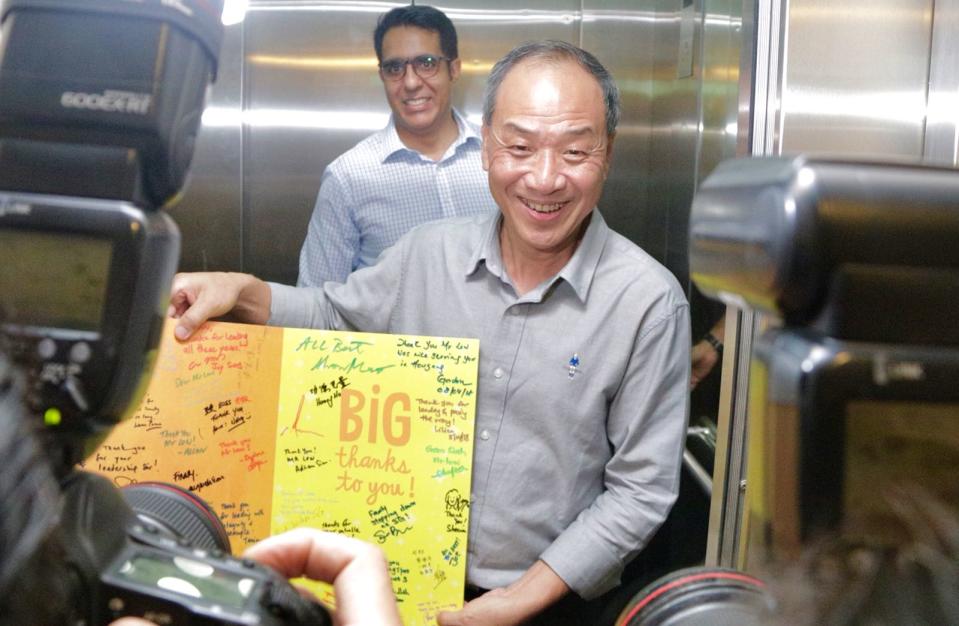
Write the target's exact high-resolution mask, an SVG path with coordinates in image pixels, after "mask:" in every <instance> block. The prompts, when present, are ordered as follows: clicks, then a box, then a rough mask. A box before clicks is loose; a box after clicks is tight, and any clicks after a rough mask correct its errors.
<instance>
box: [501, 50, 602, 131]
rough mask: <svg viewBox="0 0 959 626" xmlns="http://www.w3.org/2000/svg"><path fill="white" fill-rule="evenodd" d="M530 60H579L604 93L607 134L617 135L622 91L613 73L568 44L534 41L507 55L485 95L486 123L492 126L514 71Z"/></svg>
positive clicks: (594, 58)
mask: <svg viewBox="0 0 959 626" xmlns="http://www.w3.org/2000/svg"><path fill="white" fill-rule="evenodd" d="M527 59H536V60H545V61H567V60H570V61H576V62H577V63H579V65H580V66H581V67H582V68H583V69H584V70H586V71H587V72H589V73H590V75H592V77H593V78H595V79H596V82H597V83H599V88H600V89H601V90H602V91H603V101H604V102H605V104H606V134H607V135H610V136H612V135H613V134H615V133H616V125H617V124H619V109H620V103H619V89H618V88H617V87H616V81H614V80H613V77H612V75H611V74H610V73H609V71H607V70H606V68H605V67H603V64H602V63H600V62H599V60H598V59H597V58H596V57H594V56H593V55H592V54H590V53H589V52H587V51H585V50H583V49H582V48H578V47H576V46H574V45H573V44H571V43H567V42H565V41H552V40H547V41H534V42H528V43H524V44H520V45H518V46H516V47H515V48H513V49H512V50H510V51H509V52H507V53H506V56H504V57H503V58H502V59H500V60H499V61H497V62H496V65H494V66H493V69H492V71H490V74H489V77H488V78H487V79H486V91H485V93H484V94H483V124H485V125H486V126H491V125H492V123H493V111H494V110H495V109H496V97H497V95H498V94H499V87H500V85H501V84H502V83H503V79H504V78H506V75H507V74H509V72H510V70H511V69H513V68H514V67H516V66H517V65H519V63H520V62H521V61H525V60H527Z"/></svg>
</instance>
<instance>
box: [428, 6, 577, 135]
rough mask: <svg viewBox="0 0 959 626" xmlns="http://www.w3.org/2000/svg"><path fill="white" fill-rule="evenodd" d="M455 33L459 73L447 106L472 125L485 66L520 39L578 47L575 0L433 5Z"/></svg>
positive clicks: (480, 99) (477, 115)
mask: <svg viewBox="0 0 959 626" xmlns="http://www.w3.org/2000/svg"><path fill="white" fill-rule="evenodd" d="M435 6H436V7H437V8H438V9H440V10H441V11H443V12H444V13H446V15H447V16H449V18H450V20H452V21H453V24H455V25H456V32H457V34H458V36H459V48H460V58H461V59H462V64H463V65H462V66H463V73H462V76H461V78H460V81H459V83H458V84H457V85H456V88H455V91H454V94H453V104H454V106H456V107H457V108H458V109H459V110H460V111H462V112H463V113H464V114H465V115H466V116H467V117H468V118H469V119H471V120H472V121H474V122H476V123H477V124H478V123H480V121H481V116H482V110H483V89H484V88H485V86H486V77H487V76H488V75H489V71H490V69H492V67H493V64H494V63H496V61H498V60H499V59H500V58H501V57H502V56H503V55H504V54H506V53H507V52H509V51H510V50H512V49H513V48H514V47H515V46H516V45H518V44H520V43H522V42H524V41H538V40H541V39H559V40H562V41H568V42H570V43H573V44H577V45H579V30H580V10H579V9H580V1H579V0H527V1H525V2H510V1H508V0H487V1H479V0H448V1H447V2H443V3H442V4H436V5H435Z"/></svg>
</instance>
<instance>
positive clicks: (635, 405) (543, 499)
mask: <svg viewBox="0 0 959 626" xmlns="http://www.w3.org/2000/svg"><path fill="white" fill-rule="evenodd" d="M499 223H500V218H499V216H498V215H493V216H483V217H473V218H454V219H452V220H444V221H441V222H436V223H432V224H427V225H424V226H420V227H418V228H416V229H414V230H413V231H411V232H410V233H409V234H408V235H406V236H405V237H403V238H401V239H400V240H399V242H398V243H397V244H396V245H395V246H393V247H392V248H390V249H388V250H387V251H386V252H385V253H384V255H383V256H382V257H381V258H380V260H379V262H378V263H377V264H376V265H374V266H372V267H368V268H364V269H361V270H358V271H356V272H354V273H353V274H352V275H350V277H349V279H348V280H347V282H346V283H345V284H334V283H328V284H326V285H325V286H324V287H322V288H313V289H295V288H293V287H289V286H284V285H277V284H271V288H272V296H273V303H272V310H271V319H270V324H274V325H282V326H294V327H307V328H331V329H337V330H357V331H366V332H384V333H399V334H415V335H432V336H449V337H475V338H478V339H479V341H480V357H479V383H478V391H477V402H476V411H477V413H476V429H475V441H474V448H473V479H472V481H473V482H472V499H471V500H472V501H471V505H470V530H469V533H470V534H469V558H468V561H467V579H468V581H469V582H470V583H472V584H474V585H477V586H480V587H486V588H495V587H501V586H504V585H507V584H509V583H511V582H513V581H514V580H516V579H517V578H518V577H519V576H521V575H522V574H523V572H524V571H525V570H526V569H527V568H528V567H529V566H530V565H532V564H533V563H534V562H535V561H536V560H537V559H542V560H543V561H544V562H546V563H547V564H548V565H549V566H550V567H551V568H552V569H553V570H554V571H555V572H556V573H557V574H558V575H559V576H560V577H561V578H562V579H563V580H564V581H565V582H566V584H568V585H569V586H570V588H572V589H573V590H574V591H575V592H577V593H578V594H580V595H581V596H583V597H584V598H587V599H588V598H592V597H595V596H597V595H599V594H601V593H603V592H605V591H607V590H608V589H610V588H612V587H614V586H615V585H616V584H617V583H618V582H619V577H620V574H621V573H622V569H623V566H624V565H625V563H626V562H628V561H629V559H630V558H632V557H633V556H634V555H635V554H636V553H637V552H638V551H639V550H640V549H641V548H642V547H643V545H645V543H646V541H647V540H648V539H649V538H650V536H651V535H652V533H653V532H654V531H655V530H656V529H657V528H658V527H659V525H660V524H661V523H662V521H663V519H665V516H666V514H667V512H668V510H669V508H670V506H671V505H672V503H673V501H674V500H675V497H676V494H677V490H678V485H679V468H680V463H681V457H682V448H683V441H684V433H685V427H686V420H687V403H688V395H689V365H690V357H689V346H690V339H689V309H688V305H687V304H686V300H685V298H684V296H683V293H682V290H681V289H680V287H679V285H678V284H677V282H676V281H675V279H674V278H673V276H672V275H671V274H670V273H669V272H668V271H667V270H666V269H665V268H663V267H662V266H661V265H660V264H659V263H657V262H656V261H655V260H654V259H653V258H652V257H650V256H649V255H648V254H646V253H645V252H643V251H642V250H641V249H640V248H638V247H637V246H636V245H634V244H633V243H631V242H630V241H629V240H627V239H626V238H624V237H622V236H621V235H618V234H617V233H615V232H613V231H611V230H610V229H609V228H608V227H607V226H606V223H605V221H604V220H603V219H602V216H601V215H600V214H599V212H598V211H594V212H593V215H592V218H591V221H590V224H589V227H588V228H587V230H586V233H585V235H584V237H583V240H582V241H581V243H580V244H579V246H578V248H577V250H576V252H575V253H574V255H573V257H572V258H571V259H570V261H569V262H568V263H567V264H566V266H565V267H564V268H563V269H562V271H560V272H559V273H558V274H557V275H556V276H554V277H553V278H551V279H550V280H548V281H546V282H544V283H543V284H541V285H539V286H538V287H536V288H535V289H533V290H532V291H530V292H529V293H526V294H524V295H523V296H517V295H516V291H515V289H514V288H513V285H512V283H511V282H510V279H509V276H508V275H507V273H506V271H505V270H504V268H503V261H502V255H501V253H500V247H499V238H498V236H497V234H498V229H499Z"/></svg>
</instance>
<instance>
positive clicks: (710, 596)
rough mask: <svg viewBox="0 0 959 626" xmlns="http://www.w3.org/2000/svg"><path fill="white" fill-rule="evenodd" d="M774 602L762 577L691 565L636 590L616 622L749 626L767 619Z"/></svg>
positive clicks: (663, 625)
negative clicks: (638, 590) (759, 578)
mask: <svg viewBox="0 0 959 626" xmlns="http://www.w3.org/2000/svg"><path fill="white" fill-rule="evenodd" d="M773 606H774V603H773V600H772V596H771V595H770V594H769V592H768V591H767V590H766V589H765V585H764V584H763V583H762V581H760V580H758V579H756V578H753V577H752V576H749V575H747V574H743V573H742V572H737V571H734V570H727V569H723V568H709V567H692V568H686V569H683V570H679V571H676V572H673V573H672V574H667V575H666V576H664V577H662V578H660V579H658V580H656V581H653V582H652V583H650V584H649V585H647V586H646V587H645V588H643V590H641V591H640V592H639V593H638V594H636V596H635V597H634V598H633V599H632V600H631V601H630V603H629V605H627V606H626V608H625V609H623V611H622V613H621V614H620V616H619V618H618V619H617V620H616V626H750V625H758V624H763V623H767V622H766V620H767V619H768V617H769V616H770V615H771V611H772V609H773Z"/></svg>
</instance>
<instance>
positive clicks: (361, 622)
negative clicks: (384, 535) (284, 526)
mask: <svg viewBox="0 0 959 626" xmlns="http://www.w3.org/2000/svg"><path fill="white" fill-rule="evenodd" d="M244 556H247V557H250V558H252V559H255V560H257V561H259V562H260V563H263V564H265V565H269V566H270V567H272V568H274V569H275V570H277V571H278V572H280V573H281V574H283V575H284V576H286V577H287V578H294V577H297V576H307V577H309V578H312V579H314V580H321V581H323V582H327V583H332V584H333V590H334V592H335V594H336V611H335V613H336V618H335V619H336V623H337V624H338V625H339V626H371V625H373V624H376V625H377V626H402V622H401V621H400V614H399V611H398V609H397V608H396V598H395V596H394V595H393V587H392V585H391V584H390V574H389V569H388V567H387V563H386V557H385V556H384V555H383V552H382V550H380V549H379V548H377V547H376V546H374V545H372V544H369V543H366V542H364V541H360V540H359V539H353V538H351V537H347V536H345V535H338V534H335V533H328V532H324V531H321V530H315V529H312V528H298V529H296V530H291V531H289V532H286V533H283V534H280V535H276V536H274V537H270V538H268V539H264V540H263V541H261V542H259V543H257V544H256V545H254V546H252V547H250V548H249V549H247V551H246V553H245V554H244Z"/></svg>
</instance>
